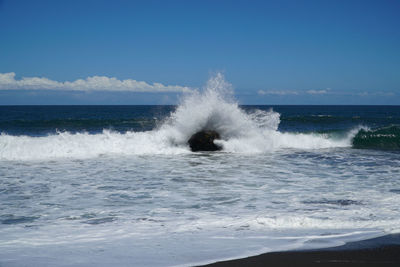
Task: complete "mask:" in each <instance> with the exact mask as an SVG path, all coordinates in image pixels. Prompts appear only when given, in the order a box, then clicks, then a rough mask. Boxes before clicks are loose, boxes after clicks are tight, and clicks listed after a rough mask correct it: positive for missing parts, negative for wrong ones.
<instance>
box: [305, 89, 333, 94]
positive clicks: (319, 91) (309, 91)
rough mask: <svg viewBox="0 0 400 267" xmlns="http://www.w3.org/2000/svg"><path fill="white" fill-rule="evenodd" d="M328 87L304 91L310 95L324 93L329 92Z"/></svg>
mask: <svg viewBox="0 0 400 267" xmlns="http://www.w3.org/2000/svg"><path fill="white" fill-rule="evenodd" d="M329 90H330V89H329V88H327V89H323V90H307V91H306V93H307V94H310V95H324V94H327V93H328V92H329Z"/></svg>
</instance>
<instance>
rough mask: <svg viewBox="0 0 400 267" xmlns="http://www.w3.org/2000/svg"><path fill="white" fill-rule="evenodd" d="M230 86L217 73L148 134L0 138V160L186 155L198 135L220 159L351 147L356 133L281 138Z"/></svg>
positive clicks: (272, 116)
mask: <svg viewBox="0 0 400 267" xmlns="http://www.w3.org/2000/svg"><path fill="white" fill-rule="evenodd" d="M233 95H234V91H233V87H232V85H231V84H230V83H229V82H227V81H226V80H225V78H224V76H223V75H222V74H221V73H217V74H216V75H215V76H213V77H211V78H210V80H209V81H208V82H207V84H206V85H205V86H204V88H203V89H202V90H197V91H194V92H192V93H190V94H185V95H183V96H182V98H181V100H180V103H179V105H177V107H176V109H175V110H173V111H172V112H171V113H170V114H169V115H168V116H167V117H166V118H165V119H164V120H163V121H162V122H161V123H159V124H158V125H157V126H155V127H154V128H153V129H151V130H148V131H133V130H127V131H126V132H117V131H113V130H111V129H103V131H102V132H100V133H89V132H86V131H80V132H68V131H57V132H56V133H55V134H49V135H47V136H39V137H32V136H26V135H10V134H6V133H2V134H1V135H0V159H3V160H43V159H54V158H92V157H99V156H103V155H110V156H114V155H146V154H166V155H168V154H182V153H191V151H190V148H189V145H188V140H189V139H190V137H191V136H192V135H193V134H195V133H196V132H199V131H202V130H212V131H216V132H218V133H219V135H220V139H219V140H215V141H214V142H215V144H216V145H218V146H220V147H222V150H221V151H222V152H225V153H268V152H271V151H274V150H277V149H287V148H289V149H323V148H335V147H351V145H352V142H351V140H352V138H353V137H354V136H355V135H356V134H357V132H354V131H350V132H348V133H347V134H346V136H345V137H343V138H332V136H330V135H328V134H318V133H308V134H306V133H293V132H280V131H279V130H278V128H279V124H280V114H279V113H278V112H275V111H274V110H272V109H270V110H260V109H252V110H249V111H245V110H244V109H242V108H241V107H240V106H239V104H238V102H237V101H236V100H235V99H234V97H233Z"/></svg>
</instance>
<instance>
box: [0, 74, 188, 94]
mask: <svg viewBox="0 0 400 267" xmlns="http://www.w3.org/2000/svg"><path fill="white" fill-rule="evenodd" d="M0 90H66V91H114V92H117V91H119V92H121V91H125V92H178V93H186V92H192V91H193V89H191V88H189V87H185V86H178V85H163V84H161V83H153V84H148V83H146V82H143V81H136V80H132V79H126V80H118V79H117V78H114V77H111V78H110V77H106V76H92V77H87V78H86V79H78V80H75V81H72V82H69V81H65V82H59V81H54V80H50V79H47V78H44V77H22V78H21V79H19V80H16V79H15V73H14V72H9V73H0Z"/></svg>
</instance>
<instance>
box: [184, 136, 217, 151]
mask: <svg viewBox="0 0 400 267" xmlns="http://www.w3.org/2000/svg"><path fill="white" fill-rule="evenodd" d="M219 138H220V136H219V133H217V132H216V131H200V132H197V133H195V134H194V135H192V136H191V137H190V139H189V141H188V144H189V146H190V149H191V150H192V151H193V152H196V151H217V150H221V149H222V147H221V146H219V145H216V144H214V140H215V139H219Z"/></svg>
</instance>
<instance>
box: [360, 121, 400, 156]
mask: <svg viewBox="0 0 400 267" xmlns="http://www.w3.org/2000/svg"><path fill="white" fill-rule="evenodd" d="M352 145H353V147H354V148H360V149H380V150H400V126H396V125H392V126H388V127H381V128H377V129H372V130H371V129H360V130H359V131H358V132H357V134H356V135H355V136H354V138H353V139H352Z"/></svg>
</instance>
